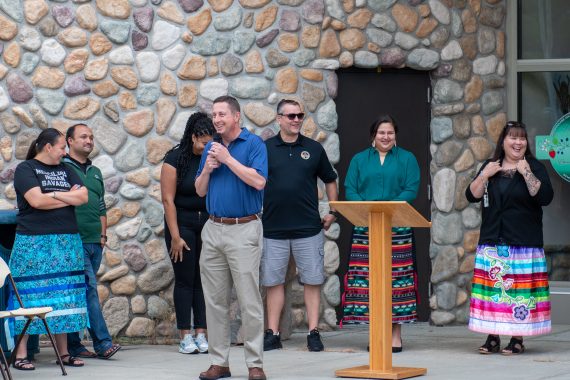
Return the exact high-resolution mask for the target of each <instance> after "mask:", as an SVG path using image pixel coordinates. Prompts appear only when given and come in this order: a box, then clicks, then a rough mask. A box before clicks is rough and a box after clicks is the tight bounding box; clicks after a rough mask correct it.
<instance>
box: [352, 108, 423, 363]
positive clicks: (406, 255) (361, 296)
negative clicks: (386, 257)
mask: <svg viewBox="0 0 570 380" xmlns="http://www.w3.org/2000/svg"><path fill="white" fill-rule="evenodd" d="M397 132H398V125H397V124H396V121H395V120H394V118H393V117H391V116H389V115H384V116H381V117H379V118H378V119H377V120H375V121H374V123H373V124H372V125H371V127H370V142H371V145H372V146H371V147H369V148H367V149H365V150H363V151H362V152H360V153H357V154H356V155H355V156H354V157H353V158H352V160H351V162H350V166H349V168H348V173H347V175H346V180H345V182H344V186H345V190H346V199H347V200H349V201H407V202H412V201H413V200H414V199H415V198H416V195H417V193H418V186H419V184H420V169H419V166H418V162H417V160H416V158H415V157H414V155H413V154H412V153H411V152H409V151H407V150H405V149H402V148H399V147H397V146H396V135H397ZM412 241H413V235H412V229H411V228H409V227H403V228H393V229H392V352H401V351H402V337H401V324H402V323H409V322H414V321H415V320H416V319H417V314H416V287H417V281H416V271H415V268H414V252H413V245H412ZM343 299H344V305H343V306H344V317H343V323H345V324H346V323H348V324H362V323H368V228H367V227H359V226H355V227H354V231H353V235H352V248H351V252H350V261H349V268H348V272H347V275H346V280H345V294H344V297H343Z"/></svg>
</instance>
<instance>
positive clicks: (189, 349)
mask: <svg viewBox="0 0 570 380" xmlns="http://www.w3.org/2000/svg"><path fill="white" fill-rule="evenodd" d="M178 352H180V353H181V354H197V353H198V352H199V349H198V346H196V343H195V342H194V338H193V337H192V334H186V335H184V339H182V340H181V341H180V345H179V346H178Z"/></svg>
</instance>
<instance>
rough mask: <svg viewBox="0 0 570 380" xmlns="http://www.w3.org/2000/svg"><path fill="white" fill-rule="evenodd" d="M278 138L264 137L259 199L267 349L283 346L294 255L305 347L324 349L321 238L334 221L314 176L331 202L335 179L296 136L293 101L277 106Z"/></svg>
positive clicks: (322, 158) (314, 148)
mask: <svg viewBox="0 0 570 380" xmlns="http://www.w3.org/2000/svg"><path fill="white" fill-rule="evenodd" d="M277 115H278V116H277V122H278V123H279V126H280V128H281V130H280V132H279V134H278V135H277V136H275V137H272V138H270V139H268V140H267V141H266V142H265V144H266V146H267V156H268V164H269V175H268V180H267V186H266V188H265V198H264V201H263V254H262V257H261V284H262V285H263V286H265V288H266V290H267V330H266V331H265V337H264V341H263V348H264V350H265V351H269V350H274V349H277V348H281V347H282V346H281V339H280V337H279V317H280V316H281V310H282V309H283V305H284V303H285V288H284V283H285V275H286V273H287V266H288V263H289V256H290V255H291V254H293V256H294V258H295V263H296V264H297V270H298V273H299V277H300V281H301V282H302V283H303V285H304V291H305V293H304V294H305V306H306V309H307V319H308V323H309V334H308V335H307V348H308V349H309V351H322V350H323V349H324V347H323V343H322V341H321V337H320V335H319V330H318V328H317V326H318V323H319V304H320V299H321V285H322V284H323V282H324V280H325V272H324V247H323V245H324V236H323V231H322V229H325V230H327V229H328V228H329V227H330V226H331V224H332V223H333V222H334V221H335V219H336V212H335V211H334V210H331V211H330V213H329V214H327V215H325V216H324V217H323V218H322V219H321V217H320V215H319V200H318V188H317V178H320V179H321V180H322V181H323V182H324V183H325V190H326V193H327V197H328V200H329V201H336V200H337V198H338V187H337V183H336V178H337V175H336V173H335V171H334V170H333V167H332V165H331V164H330V162H329V159H328V157H327V154H326V152H325V150H324V149H323V147H322V145H321V144H319V143H318V142H316V141H314V140H311V139H310V138H308V137H304V136H302V135H301V134H300V130H301V125H302V124H303V119H304V116H305V114H304V113H303V112H302V111H301V106H300V104H299V103H298V102H296V101H294V100H287V99H285V100H281V101H280V102H279V104H278V105H277Z"/></svg>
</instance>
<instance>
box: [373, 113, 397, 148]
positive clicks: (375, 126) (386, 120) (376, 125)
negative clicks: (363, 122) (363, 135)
mask: <svg viewBox="0 0 570 380" xmlns="http://www.w3.org/2000/svg"><path fill="white" fill-rule="evenodd" d="M383 123H390V124H392V125H393V126H394V132H396V133H398V124H397V123H396V120H395V119H394V118H393V117H392V116H390V115H380V116H379V117H378V118H377V119H376V120H374V122H373V123H372V125H370V142H372V141H374V138H375V137H376V133H378V128H380V124H383Z"/></svg>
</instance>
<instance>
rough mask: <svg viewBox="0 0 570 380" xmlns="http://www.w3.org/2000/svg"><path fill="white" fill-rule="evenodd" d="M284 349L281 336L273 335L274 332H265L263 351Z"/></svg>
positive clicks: (269, 330) (268, 330)
mask: <svg viewBox="0 0 570 380" xmlns="http://www.w3.org/2000/svg"><path fill="white" fill-rule="evenodd" d="M280 348H283V345H282V344H281V337H280V336H279V335H275V334H273V330H271V329H267V330H265V336H264V337H263V351H271V350H277V349H280Z"/></svg>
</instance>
